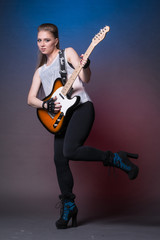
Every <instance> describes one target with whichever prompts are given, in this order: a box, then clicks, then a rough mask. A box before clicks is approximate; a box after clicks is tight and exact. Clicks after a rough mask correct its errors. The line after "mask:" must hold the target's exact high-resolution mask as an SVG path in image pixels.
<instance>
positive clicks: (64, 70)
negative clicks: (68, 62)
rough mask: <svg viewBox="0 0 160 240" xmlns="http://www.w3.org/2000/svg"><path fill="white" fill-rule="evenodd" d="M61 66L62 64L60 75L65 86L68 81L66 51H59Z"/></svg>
mask: <svg viewBox="0 0 160 240" xmlns="http://www.w3.org/2000/svg"><path fill="white" fill-rule="evenodd" d="M59 64H60V71H59V73H60V75H61V79H62V84H63V85H65V83H66V79H67V71H66V67H65V58H64V49H63V50H60V51H59Z"/></svg>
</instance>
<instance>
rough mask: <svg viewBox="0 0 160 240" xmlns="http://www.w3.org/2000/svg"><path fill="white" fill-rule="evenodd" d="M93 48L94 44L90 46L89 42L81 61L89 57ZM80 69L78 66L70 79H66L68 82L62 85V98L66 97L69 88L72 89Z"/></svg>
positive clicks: (80, 66)
mask: <svg viewBox="0 0 160 240" xmlns="http://www.w3.org/2000/svg"><path fill="white" fill-rule="evenodd" d="M94 47H95V46H94V44H92V42H91V44H90V45H89V47H88V49H87V51H86V52H85V54H84V55H83V59H85V60H86V59H87V58H88V57H89V56H90V54H91V52H92V51H93V49H94ZM81 69H82V65H81V64H79V66H78V67H77V68H76V69H75V70H74V72H73V73H72V75H71V77H70V78H69V79H68V81H67V82H66V84H65V85H64V87H63V89H62V91H61V92H62V94H63V95H64V96H66V95H67V93H68V92H69V90H70V89H71V87H72V85H73V83H74V81H75V79H76V77H77V76H78V74H79V72H80V71H81Z"/></svg>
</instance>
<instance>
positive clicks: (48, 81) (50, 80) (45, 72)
mask: <svg viewBox="0 0 160 240" xmlns="http://www.w3.org/2000/svg"><path fill="white" fill-rule="evenodd" d="M64 54H65V66H66V70H67V78H69V77H70V75H71V74H72V73H73V71H74V69H73V68H72V67H71V66H70V65H69V64H68V62H67V60H66V59H67V57H66V51H64ZM38 71H39V75H40V79H41V82H42V86H43V89H44V93H45V95H46V96H48V95H49V94H50V93H51V91H52V88H53V84H54V82H55V80H56V79H57V78H60V77H61V76H60V73H59V71H60V64H59V54H58V55H57V57H56V58H55V59H54V60H53V62H52V63H51V64H50V65H49V66H47V65H46V64H44V65H43V66H41V67H40V68H39V69H38ZM72 87H73V92H72V95H71V97H74V96H80V98H81V100H80V103H85V102H87V101H91V99H90V97H89V96H88V94H87V93H86V91H85V88H84V86H83V82H82V81H81V79H80V78H79V77H77V78H76V80H75V81H74V83H73V86H72Z"/></svg>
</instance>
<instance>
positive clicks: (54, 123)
mask: <svg viewBox="0 0 160 240" xmlns="http://www.w3.org/2000/svg"><path fill="white" fill-rule="evenodd" d="M62 89H63V84H62V82H61V78H57V79H56V81H55V83H54V86H53V89H52V92H51V93H50V95H48V96H47V97H45V98H44V99H43V101H47V100H49V99H50V98H54V97H55V96H56V97H57V100H56V101H57V102H59V103H60V105H61V106H62V107H61V111H60V112H58V113H56V114H55V113H50V112H48V111H47V109H43V108H38V109H37V115H38V118H39V120H40V122H41V123H42V124H43V126H44V127H45V128H46V129H47V130H48V131H49V132H51V133H53V134H57V133H60V132H61V131H62V130H63V128H62V126H64V125H65V124H64V123H65V122H67V119H68V118H69V114H70V112H71V111H72V110H73V108H75V107H76V106H77V105H78V103H79V102H80V97H79V96H75V97H73V98H68V97H67V95H66V96H65V95H63V93H62V92H61V91H62ZM67 116H68V117H67Z"/></svg>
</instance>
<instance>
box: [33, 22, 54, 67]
mask: <svg viewBox="0 0 160 240" xmlns="http://www.w3.org/2000/svg"><path fill="white" fill-rule="evenodd" d="M37 30H38V32H40V31H49V32H50V33H52V35H53V36H54V37H55V38H58V40H59V34H58V28H57V26H56V25H54V24H52V23H43V24H41V25H40V26H39V27H38V29H37ZM56 47H57V49H59V41H58V43H57V46H56ZM38 59H39V60H38V66H37V68H39V67H41V66H42V65H43V64H45V63H46V62H47V56H46V55H45V54H42V53H41V52H40V51H39V56H38Z"/></svg>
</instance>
